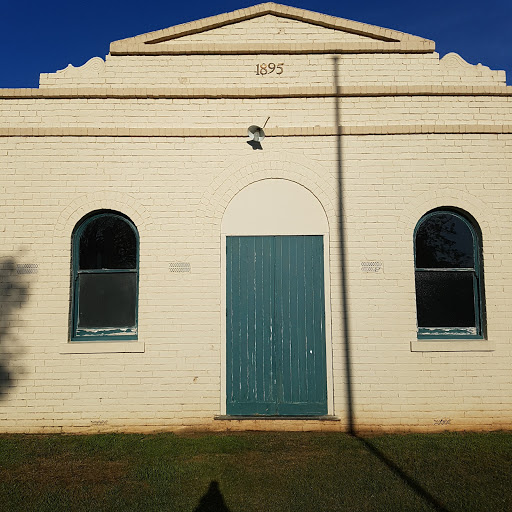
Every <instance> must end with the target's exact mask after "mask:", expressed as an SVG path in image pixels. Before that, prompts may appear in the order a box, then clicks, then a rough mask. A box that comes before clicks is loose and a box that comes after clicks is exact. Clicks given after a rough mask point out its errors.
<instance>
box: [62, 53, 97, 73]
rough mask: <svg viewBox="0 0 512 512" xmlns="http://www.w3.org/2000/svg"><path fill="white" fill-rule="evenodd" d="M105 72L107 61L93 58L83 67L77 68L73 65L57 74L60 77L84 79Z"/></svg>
mask: <svg viewBox="0 0 512 512" xmlns="http://www.w3.org/2000/svg"><path fill="white" fill-rule="evenodd" d="M104 71H105V61H104V60H103V59H102V58H101V57H93V58H92V59H89V60H88V61H87V62H86V63H85V64H83V65H82V66H78V67H75V66H73V65H72V64H68V66H67V67H66V68H64V69H60V70H59V71H57V72H56V74H57V75H59V77H61V76H65V77H82V76H90V75H99V74H102V73H103V72H104Z"/></svg>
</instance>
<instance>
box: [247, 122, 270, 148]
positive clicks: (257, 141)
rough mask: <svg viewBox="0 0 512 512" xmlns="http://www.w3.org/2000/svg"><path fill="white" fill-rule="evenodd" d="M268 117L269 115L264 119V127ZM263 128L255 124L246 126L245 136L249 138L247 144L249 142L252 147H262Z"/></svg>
mask: <svg viewBox="0 0 512 512" xmlns="http://www.w3.org/2000/svg"><path fill="white" fill-rule="evenodd" d="M269 119H270V116H269V117H267V120H266V121H265V124H264V125H263V128H265V126H266V125H267V122H268V120H269ZM263 128H260V127H259V126H257V125H255V124H253V125H251V126H249V128H247V137H248V138H249V140H248V141H247V144H249V146H251V147H252V149H263V148H262V147H261V141H262V140H263V139H264V138H265V132H264V131H263Z"/></svg>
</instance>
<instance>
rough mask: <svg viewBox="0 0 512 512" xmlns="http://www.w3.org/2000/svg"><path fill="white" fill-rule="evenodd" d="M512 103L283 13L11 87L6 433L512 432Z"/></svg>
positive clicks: (495, 80) (418, 48) (386, 33)
mask: <svg viewBox="0 0 512 512" xmlns="http://www.w3.org/2000/svg"><path fill="white" fill-rule="evenodd" d="M262 34H264V37H262ZM0 85H1V84H0ZM511 98H512V88H510V87H507V86H506V82H505V73H504V72H503V71H492V70H490V69H489V68H487V67H485V66H482V65H480V64H479V65H477V66H473V65H470V64H468V63H466V62H465V61H464V60H463V59H462V58H461V57H459V56H458V55H456V54H453V53H451V54H448V55H446V56H444V57H443V58H442V59H440V58H439V55H438V54H437V53H436V52H435V46H434V43H433V42H432V41H429V40H425V39H422V38H420V37H415V36H411V35H408V34H404V33H401V32H397V31H394V30H388V29H383V28H378V27H374V26H370V25H365V24H362V23H357V22H352V21H348V20H344V19H341V18H334V17H331V16H326V15H323V14H317V13H313V12H308V11H304V10H300V9H295V8H292V7H285V6H282V5H278V4H272V3H267V4H260V5H257V6H254V7H250V8H247V9H243V10H240V11H235V12H233V13H228V14H223V15H219V16H215V17H213V18H208V19H204V20H199V21H195V22H191V23H187V24H184V25H179V26H176V27H171V28H168V29H164V30H159V31H157V32H152V33H149V34H143V35H141V36H137V37H133V38H130V39H125V40H122V41H116V42H114V43H112V44H111V47H110V53H109V54H108V55H107V56H106V59H105V60H103V59H101V58H99V57H95V58H93V59H91V60H90V61H88V62H87V63H86V64H84V65H83V66H81V67H78V68H75V67H73V66H71V65H70V66H68V67H67V68H66V69H64V70H61V71H58V72H56V73H50V74H42V75H41V77H40V87H39V88H38V89H0V111H1V115H0V170H1V172H0V190H1V191H2V196H1V199H0V201H1V202H0V219H1V222H0V233H1V235H0V239H1V240H2V243H1V246H0V256H1V257H0V279H1V283H0V284H1V296H0V301H1V302H0V304H1V308H2V309H1V311H2V317H1V319H0V352H1V355H0V430H1V431H5V432H17V431H23V432H40V431H69V432H74V431H97V430H101V431H107V430H145V429H150V430H151V429H177V428H181V427H199V428H209V429H225V428H233V429H236V428H239V429H248V428H258V429H265V428H284V429H335V430H344V429H347V428H349V427H350V426H351V424H352V426H354V427H355V428H357V429H375V430H379V429H382V430H393V429H403V430H419V431H436V430H440V429H443V430H444V429H447V428H448V429H497V428H510V427H511V426H512V371H511V368H512V349H511V342H510V336H511V335H510V333H511V332H512V316H511V315H510V314H509V311H508V309H509V308H510V303H511V301H512V271H511V270H510V269H511V268H512V183H511V178H510V171H511V164H512V100H511ZM249 127H255V128H252V132H255V133H260V132H258V130H257V128H262V129H263V131H264V134H265V135H266V136H265V138H264V139H263V140H259V141H258V140H252V141H249V142H250V144H248V143H247V140H248V139H247V133H248V128H249ZM256 138H257V137H256Z"/></svg>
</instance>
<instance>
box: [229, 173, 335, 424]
mask: <svg viewBox="0 0 512 512" xmlns="http://www.w3.org/2000/svg"><path fill="white" fill-rule="evenodd" d="M222 235H223V241H224V247H225V249H224V250H223V255H224V261H223V269H224V276H225V279H224V282H225V293H224V296H223V299H224V300H223V302H224V304H225V312H226V317H225V325H224V328H225V331H224V332H225V341H226V346H225V365H224V368H225V396H226V403H225V412H226V413H227V414H228V415H264V416H302V415H310V416H318V415H324V414H327V413H328V409H329V407H328V402H329V400H328V392H327V389H328V386H327V380H328V375H327V368H328V365H327V359H328V357H327V355H328V354H327V350H326V339H327V331H328V328H327V322H326V318H327V317H328V316H329V315H328V314H326V311H327V313H328V308H326V282H328V279H326V273H325V268H326V252H327V251H326V249H325V247H326V245H327V244H326V240H327V238H328V224H327V218H326V215H325V212H324V210H323V208H322V205H321V204H320V203H319V201H318V200H317V199H316V197H315V196H314V195H313V194H312V193H311V192H310V191H309V190H307V189H306V188H304V187H302V186H301V185H299V184H297V183H294V182H292V181H288V180H283V179H267V180H262V181H258V182H256V183H253V184H251V185H249V186H248V187H246V188H244V189H243V190H242V191H240V192H239V193H238V194H237V195H236V196H235V197H234V198H233V199H232V200H231V202H230V204H229V205H228V207H227V209H226V211H225V213H224V217H223V221H222ZM327 287H328V285H327ZM329 338H330V336H329ZM329 359H330V358H329Z"/></svg>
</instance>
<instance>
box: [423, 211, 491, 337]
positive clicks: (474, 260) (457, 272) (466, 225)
mask: <svg viewBox="0 0 512 512" xmlns="http://www.w3.org/2000/svg"><path fill="white" fill-rule="evenodd" d="M480 246H481V241H480V234H479V230H478V226H476V224H473V223H471V222H469V220H468V219H467V218H466V217H464V216H463V215H461V214H460V213H457V212H454V211H449V210H434V211H431V212H429V213H427V214H426V215H424V216H423V217H422V218H421V219H420V221H419V222H418V225H417V226H416V230H415V233H414V260H415V274H416V312H417V320H418V338H482V336H483V329H482V305H483V296H482V267H481V259H480Z"/></svg>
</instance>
